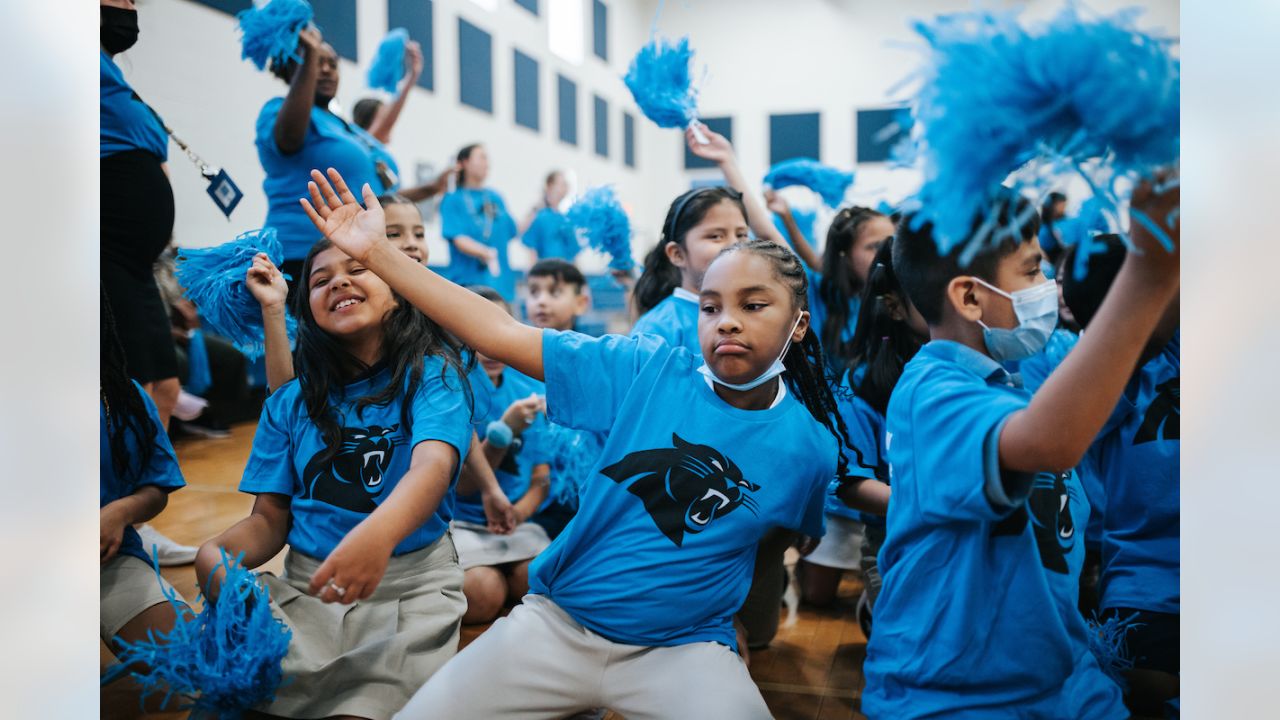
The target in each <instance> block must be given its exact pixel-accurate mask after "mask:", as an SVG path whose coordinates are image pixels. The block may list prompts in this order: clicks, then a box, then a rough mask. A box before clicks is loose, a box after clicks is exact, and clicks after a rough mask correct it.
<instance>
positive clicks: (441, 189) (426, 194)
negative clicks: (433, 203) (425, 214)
mask: <svg viewBox="0 0 1280 720" xmlns="http://www.w3.org/2000/svg"><path fill="white" fill-rule="evenodd" d="M457 173H458V166H457V165H454V166H452V167H449V168H446V169H445V171H444V172H442V173H440V174H439V175H437V176H436V179H435V180H432V181H431V182H429V183H426V184H424V185H418V186H417V187H411V188H401V189H400V194H401V195H403V196H405V197H407V198H409V199H410V200H412V201H414V202H422V201H423V200H426V199H427V198H433V197H435V196H436V195H443V194H444V193H445V191H446V190H448V189H449V179H450V178H452V177H453V176H454V175H456V174H457Z"/></svg>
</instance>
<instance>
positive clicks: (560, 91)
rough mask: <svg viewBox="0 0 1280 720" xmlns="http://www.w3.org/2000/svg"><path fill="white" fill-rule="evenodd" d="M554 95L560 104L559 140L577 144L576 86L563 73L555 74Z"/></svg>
mask: <svg viewBox="0 0 1280 720" xmlns="http://www.w3.org/2000/svg"><path fill="white" fill-rule="evenodd" d="M556 96H557V99H558V100H559V105H560V140H561V141H563V142H567V143H569V144H570V145H577V144H578V86H577V85H576V84H575V83H574V82H573V81H572V80H570V79H569V78H567V77H565V76H563V75H559V74H557V75H556Z"/></svg>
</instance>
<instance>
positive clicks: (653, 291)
mask: <svg viewBox="0 0 1280 720" xmlns="http://www.w3.org/2000/svg"><path fill="white" fill-rule="evenodd" d="M725 200H728V201H730V202H732V203H733V204H734V205H737V206H738V209H739V210H741V211H742V216H743V217H744V218H745V217H746V216H747V206H746V203H744V202H743V201H742V193H740V192H738V191H737V190H734V189H733V188H729V187H722V186H716V187H703V188H694V189H693V190H689V191H688V192H685V193H683V194H682V195H680V196H679V197H677V198H676V199H675V200H672V201H671V207H669V208H667V219H666V220H664V221H663V222H662V236H661V237H659V238H658V244H657V245H656V246H654V248H653V249H652V250H650V251H649V254H648V255H645V256H644V272H642V273H641V274H640V279H639V280H636V287H635V291H634V292H633V293H632V302H634V303H635V306H636V314H637V315H643V314H645V313H647V312H649V311H650V310H652V309H653V307H654V306H655V305H657V304H658V303H660V302H662V301H663V300H665V299H667V296H668V295H670V294H671V291H672V290H674V289H676V288H678V287H680V283H681V278H680V268H678V267H676V266H675V265H672V264H671V259H670V258H668V257H667V245H668V244H669V243H676V244H677V245H679V246H680V247H682V248H683V247H684V246H685V245H684V238H685V236H686V235H688V234H689V231H690V230H692V229H693V228H694V227H695V226H696V225H697V224H698V223H700V222H702V219H703V218H704V217H706V216H707V211H709V210H710V209H711V208H713V207H715V206H716V205H718V204H720V203H721V202H723V201H725Z"/></svg>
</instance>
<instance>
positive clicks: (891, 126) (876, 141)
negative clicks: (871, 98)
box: [857, 108, 910, 163]
mask: <svg viewBox="0 0 1280 720" xmlns="http://www.w3.org/2000/svg"><path fill="white" fill-rule="evenodd" d="M909 112H910V111H909V110H907V109H906V108H882V109H878V110H859V111H858V114H857V127H858V138H857V139H858V158H857V161H858V162H860V163H865V162H885V161H886V160H888V159H889V154H890V152H891V151H892V150H893V146H894V145H896V144H897V143H898V141H899V140H901V139H902V137H903V135H904V133H903V130H902V128H901V127H900V126H898V125H897V124H896V123H898V121H899V119H900V118H899V117H898V116H899V114H900V113H909ZM906 119H908V120H909V116H908V118H906Z"/></svg>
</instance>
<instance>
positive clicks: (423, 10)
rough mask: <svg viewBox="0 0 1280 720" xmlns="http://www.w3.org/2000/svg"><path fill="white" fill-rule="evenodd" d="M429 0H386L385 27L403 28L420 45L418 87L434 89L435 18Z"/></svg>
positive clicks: (432, 6)
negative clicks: (420, 64) (420, 74)
mask: <svg viewBox="0 0 1280 720" xmlns="http://www.w3.org/2000/svg"><path fill="white" fill-rule="evenodd" d="M433 9H434V3H432V2H431V0H387V27H388V28H400V27H402V28H404V29H405V30H408V31H409V37H410V38H411V39H413V40H416V41H417V42H418V44H419V45H421V46H422V77H419V78H418V87H423V88H426V89H428V90H435V89H436V63H435V57H436V54H435V20H434V18H433V15H434V12H433Z"/></svg>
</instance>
